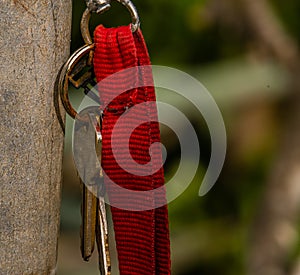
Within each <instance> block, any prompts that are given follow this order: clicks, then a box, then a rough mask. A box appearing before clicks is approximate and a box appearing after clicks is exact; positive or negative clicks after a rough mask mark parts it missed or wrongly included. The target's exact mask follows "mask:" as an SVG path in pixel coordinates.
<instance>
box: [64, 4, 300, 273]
mask: <svg viewBox="0 0 300 275" xmlns="http://www.w3.org/2000/svg"><path fill="white" fill-rule="evenodd" d="M254 2H255V1H254ZM261 3H268V4H269V5H265V6H262V7H261V9H259V10H260V11H262V12H261V13H257V14H256V19H257V20H256V19H255V18H253V15H252V17H251V14H249V12H248V11H249V10H251V7H249V6H248V5H249V1H247V0H240V1H239V0H228V1H218V0H203V1H200V0H185V1H182V0H181V1H180V0H173V1H166V0H155V1H149V0H135V1H134V4H135V5H136V7H137V9H138V11H139V15H140V18H141V29H142V31H143V34H144V37H145V40H146V43H147V45H148V49H149V52H150V56H151V60H152V63H153V64H155V65H164V66H170V67H174V68H177V69H181V70H183V71H185V72H188V73H190V74H191V75H192V76H193V77H195V78H196V79H198V80H199V81H200V82H201V83H203V84H204V85H205V86H206V87H207V89H208V90H209V91H210V93H211V94H212V96H213V97H214V99H215V100H216V102H217V104H218V106H219V108H220V110H221V112H222V114H223V117H224V121H225V125H226V129H227V138H228V147H227V158H226V161H225V165H224V169H223V171H222V173H221V175H220V177H219V179H218V181H217V183H216V184H215V186H214V187H213V189H212V190H211V191H210V192H209V193H208V194H207V195H205V196H204V197H199V196H198V190H199V188H200V185H201V182H202V179H203V176H204V173H205V170H206V169H207V164H208V162H209V159H210V136H209V132H208V130H207V126H206V125H205V121H204V120H203V118H202V116H201V114H200V113H198V112H190V111H189V109H190V108H192V107H191V105H188V104H187V105H184V106H183V105H182V104H181V100H178V101H175V104H177V106H176V107H177V108H179V109H180V108H181V110H182V111H183V112H186V113H188V115H187V116H188V118H189V120H190V121H191V122H192V124H193V126H194V128H195V129H196V130H197V134H198V136H199V142H200V148H201V164H200V166H199V169H198V172H197V174H196V176H195V178H194V180H193V182H192V183H191V184H190V186H189V187H188V188H187V190H186V191H185V192H184V193H183V194H182V195H181V196H180V197H179V198H177V199H176V200H174V201H173V202H171V203H170V205H169V212H170V230H171V243H172V269H173V273H172V274H174V275H192V274H203V275H241V274H258V275H259V274H264V275H268V274H270V275H277V274H292V275H297V274H300V272H299V269H298V266H299V257H300V249H299V237H298V235H299V230H300V226H299V225H300V224H299V220H298V219H297V216H299V215H298V214H299V210H298V209H299V205H300V197H299V198H298V197H295V196H294V197H293V194H294V195H295V193H294V191H293V190H294V189H293V188H295V190H297V184H300V181H299V180H300V178H299V180H298V178H296V180H294V182H293V183H291V181H290V180H289V179H290V177H289V175H291V176H292V175H294V174H293V173H296V172H297V171H300V170H299V169H300V168H299V169H296V168H295V169H296V170H295V169H293V170H292V171H289V169H290V168H291V167H294V166H295V167H298V166H299V164H300V162H299V164H298V163H297V161H298V158H297V156H295V157H293V156H290V155H289V152H290V151H295V150H296V148H297V147H299V144H297V142H296V143H295V140H297V137H298V136H297V134H298V135H299V133H298V131H297V126H298V124H297V119H296V114H294V113H293V112H294V110H297V109H299V108H300V103H298V102H299V100H298V96H297V94H299V92H300V91H298V87H297V83H298V81H297V76H298V75H299V74H298V72H299V70H298V65H297V64H298V44H299V39H300V32H299V29H300V20H299V14H300V1H299V0H289V1H279V0H273V1H269V2H265V1H261ZM250 6H251V4H250ZM84 9H85V2H84V1H83V0H82V1H79V0H76V1H73V29H72V44H71V51H72V52H73V51H75V50H76V49H77V48H79V47H80V46H82V45H83V44H84V43H83V41H82V39H81V34H80V19H81V16H82V13H83V11H84ZM264 9H265V10H264ZM268 14H271V15H272V18H273V19H274V20H275V21H274V20H273V21H272V20H269V19H270V18H269V17H268V16H267V15H268ZM254 17H255V16H254ZM261 18H263V19H264V20H266V22H265V23H266V24H265V25H264V24H263V23H261V24H260V22H261V21H264V20H260V19H261ZM268 20H269V21H268ZM129 22H130V16H129V14H128V12H127V11H126V9H125V8H124V7H122V5H120V4H119V3H117V2H116V1H114V2H113V3H112V8H111V10H109V11H108V12H106V13H105V14H103V15H96V14H95V15H93V17H92V20H91V30H93V29H94V28H95V26H96V25H98V24H103V25H105V26H106V27H110V26H118V25H122V24H128V23H129ZM257 25H258V26H257ZM274 29H275V30H280V32H279V33H276V32H274ZM260 30H262V33H260ZM264 33H265V34H266V35H265V36H264V35H263V34H264ZM278 34H280V35H281V36H282V37H280V36H279V35H278ZM287 38H288V39H287ZM278 41H279V42H278ZM282 41H284V42H282ZM293 48H296V52H295V53H293V54H294V55H292V54H290V55H289V53H290V52H292V50H291V49H293ZM187 89H188V87H187ZM74 93H76V92H75V91H74ZM157 93H159V91H157ZM171 96H172V95H170V97H171ZM158 97H159V95H158ZM72 100H73V103H74V105H75V106H76V104H77V105H78V104H79V103H80V96H78V95H77V94H76V95H75V94H74V95H73V96H72ZM189 104H191V103H189ZM297 104H298V105H299V106H298V107H299V108H298V107H297ZM291 121H292V122H291ZM298 121H299V122H300V120H298ZM67 123H68V124H67V129H66V132H67V135H66V146H65V158H64V184H63V200H62V220H61V236H60V240H59V258H58V260H59V266H58V275H68V274H72V275H76V274H87V275H88V274H97V264H96V261H95V260H96V258H95V257H94V258H93V259H92V261H91V262H90V263H84V262H83V261H82V260H81V257H80V249H79V226H80V200H81V198H80V196H81V195H80V187H79V182H78V180H77V175H76V171H75V168H74V165H73V160H72V152H71V132H72V120H71V119H69V118H68V120H67ZM290 124H293V125H294V126H293V127H292V126H291V127H289V126H288V125H290ZM299 138H300V136H299ZM162 141H163V143H164V144H165V146H166V148H167V149H168V150H167V151H168V158H167V162H166V165H165V174H166V179H168V178H170V177H172V175H173V174H174V173H175V171H176V168H177V166H178V161H179V159H180V154H179V153H180V152H179V146H178V141H177V139H176V137H175V136H174V134H171V135H170V134H169V132H168V131H163V132H162ZM288 145H289V146H288ZM285 158H286V159H285ZM285 165H286V166H285ZM299 167H300V166H299ZM278 169H283V170H284V171H286V175H285V176H283V177H282V178H280V183H279V184H278V183H277V182H276V184H275V183H274V182H275V180H274V178H278V177H279V176H277V174H276V171H278ZM295 171H296V172H295ZM278 189H279V190H280V191H278V192H282V193H280V195H279V196H277V195H276V196H275V195H274V194H275V193H276V192H277V191H276V190H278ZM278 192H277V193H278ZM277 193H276V194H277ZM278 197H279V198H280V201H278V202H277V201H275V199H276V198H278ZM291 201H293V205H292V206H290V202H291ZM277 206H278V208H280V210H278V211H277ZM285 211H288V212H289V215H288V217H286V215H285V214H282V213H285ZM278 213H280V214H278ZM276 215H277V216H276ZM269 221H272V224H271V225H270V224H269ZM277 227H278V228H277ZM110 229H111V230H112V225H110ZM274 232H275V233H274ZM278 232H279V233H278ZM273 234H274V239H272V238H271V237H270V238H268V236H273ZM264 236H267V237H264ZM261 239H262V241H261ZM269 239H270V240H269ZM274 240H275V241H274ZM277 240H278V245H275V248H273V247H272V245H274V242H275V243H276V241H277ZM262 247H263V248H264V249H262ZM276 249H277V250H278V251H277V250H276ZM259 251H261V253H262V255H261V258H262V259H263V260H264V262H263V265H264V266H270V268H274V270H275V271H274V272H272V271H270V273H268V274H267V273H263V272H261V273H259V272H256V273H255V272H253V266H257V263H256V262H257V261H258V260H257V259H256V258H255V255H256V254H257V253H258V252H259ZM268 253H269V254H268ZM112 254H113V255H115V252H114V248H113V245H112ZM274 255H276V256H274ZM114 261H115V256H114ZM113 268H114V269H113V274H117V271H116V266H114V267H113ZM270 270H273V269H270ZM276 272H281V273H276Z"/></svg>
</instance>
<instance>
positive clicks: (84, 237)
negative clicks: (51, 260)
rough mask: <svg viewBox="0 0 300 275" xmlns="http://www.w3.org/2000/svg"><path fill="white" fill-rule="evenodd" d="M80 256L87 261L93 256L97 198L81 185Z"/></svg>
mask: <svg viewBox="0 0 300 275" xmlns="http://www.w3.org/2000/svg"><path fill="white" fill-rule="evenodd" d="M82 188H83V190H82V192H83V194H82V197H83V201H82V225H81V255H82V258H83V259H84V260H85V261H89V259H90V257H91V256H92V254H93V251H94V247H95V238H96V220H97V198H96V197H95V196H94V195H93V194H92V192H90V191H89V190H88V188H87V187H86V186H85V184H83V187H82Z"/></svg>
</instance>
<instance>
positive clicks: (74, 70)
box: [58, 44, 94, 121]
mask: <svg viewBox="0 0 300 275" xmlns="http://www.w3.org/2000/svg"><path fill="white" fill-rule="evenodd" d="M93 51H94V44H90V45H84V46H83V47H81V48H80V49H78V50H77V51H76V52H74V53H73V54H72V56H71V57H70V58H69V60H68V61H67V62H66V64H65V65H64V66H63V68H62V70H61V73H60V76H59V80H58V89H59V92H60V98H61V101H62V104H63V106H64V108H65V110H66V111H67V113H68V114H69V115H70V116H71V117H72V118H74V119H75V118H76V119H79V120H81V121H87V118H85V117H81V116H80V115H79V114H78V113H77V111H76V110H75V109H74V108H73V106H72V105H71V103H70V100H69V82H71V83H72V84H73V86H74V87H75V88H77V89H78V88H80V87H82V84H83V83H85V82H87V81H88V80H89V79H92V78H93V74H92V72H91V71H87V72H85V74H84V75H83V76H81V77H79V78H77V76H76V74H78V73H80V70H81V69H82V68H84V67H85V66H88V65H91V62H92V60H90V58H91V53H93Z"/></svg>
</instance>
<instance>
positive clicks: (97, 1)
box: [80, 0, 140, 44]
mask: <svg viewBox="0 0 300 275" xmlns="http://www.w3.org/2000/svg"><path fill="white" fill-rule="evenodd" d="M116 1H117V2H119V3H121V4H122V5H123V6H125V7H126V8H127V10H128V11H129V12H130V15H131V20H132V23H131V31H132V32H136V31H137V30H138V28H139V26H140V19H139V15H138V12H137V9H136V7H135V6H134V5H133V3H132V2H131V1H130V0H116ZM86 2H87V8H86V10H85V11H84V13H83V15H82V19H81V23H80V28H81V34H82V37H83V40H84V42H85V43H86V44H92V43H93V41H92V37H91V34H90V30H89V22H90V18H91V13H92V12H96V13H98V14H101V13H103V12H105V11H107V10H109V9H110V3H111V0H86Z"/></svg>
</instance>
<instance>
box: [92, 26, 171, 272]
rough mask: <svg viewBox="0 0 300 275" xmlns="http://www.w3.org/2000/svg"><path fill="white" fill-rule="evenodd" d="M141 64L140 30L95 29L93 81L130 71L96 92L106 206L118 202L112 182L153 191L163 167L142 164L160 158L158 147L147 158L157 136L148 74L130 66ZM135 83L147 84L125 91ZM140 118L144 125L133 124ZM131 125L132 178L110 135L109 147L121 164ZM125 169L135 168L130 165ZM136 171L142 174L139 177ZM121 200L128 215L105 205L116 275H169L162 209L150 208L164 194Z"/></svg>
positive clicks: (145, 55) (161, 179) (164, 210)
mask: <svg viewBox="0 0 300 275" xmlns="http://www.w3.org/2000/svg"><path fill="white" fill-rule="evenodd" d="M143 65H150V59H149V55H148V52H147V48H146V45H145V42H144V39H143V36H142V33H141V32H140V31H137V32H136V33H134V34H132V32H131V29H130V26H123V27H118V28H108V29H107V28H104V27H103V26H98V27H97V29H96V31H95V55H94V69H95V74H96V78H97V81H98V82H100V81H101V80H103V79H107V77H108V76H110V75H112V74H114V73H116V72H119V71H122V70H124V69H127V68H136V69H133V70H132V71H131V72H130V73H126V71H125V72H124V74H121V75H119V77H118V80H117V81H115V80H110V81H107V82H106V83H105V85H103V86H102V85H101V88H99V93H100V98H101V101H102V105H103V106H105V108H104V118H103V124H102V137H103V144H102V167H103V169H104V172H105V173H106V175H105V184H106V189H107V192H108V196H109V199H110V201H111V202H118V201H120V200H122V201H124V194H122V193H120V192H118V191H117V188H116V186H114V185H112V184H111V182H112V181H113V182H114V183H116V184H117V185H118V186H121V187H123V188H126V189H128V190H137V191H148V190H153V189H155V188H158V187H161V186H163V184H164V177H163V169H162V168H160V169H159V170H158V171H155V170H156V169H155V165H154V166H153V165H150V166H149V165H147V164H148V163H149V162H150V163H154V164H162V159H161V149H160V147H158V146H153V147H152V146H151V149H152V150H151V157H150V154H149V150H150V145H151V144H153V143H154V142H160V134H159V125H158V122H157V110H156V107H155V106H154V105H153V104H150V102H153V101H155V91H154V87H153V85H150V86H149V85H148V84H149V83H152V74H149V72H146V71H147V70H145V69H144V68H141V69H138V68H137V67H136V66H143ZM122 72H123V71H122ZM149 78H150V80H149ZM140 83H148V84H147V86H144V85H143V86H144V87H141V88H133V89H130V90H128V85H130V84H137V85H138V84H140ZM135 86H136V85H135ZM120 89H121V90H122V89H123V90H122V92H123V93H122V94H121V95H119V96H117V97H116V98H114V99H113V100H111V98H112V95H113V94H114V92H115V91H119V90H120ZM141 103H147V104H146V105H145V106H144V107H143V108H139V109H138V110H135V111H134V112H135V113H134V114H135V116H134V117H131V118H130V119H128V121H126V123H125V124H122V125H120V126H119V127H118V128H115V129H113V128H114V126H115V125H116V123H117V122H118V119H119V118H120V117H121V116H122V115H123V114H124V112H125V110H126V109H127V108H130V109H129V111H128V112H130V110H131V109H134V107H135V106H137V105H138V104H141ZM103 106H102V107H103ZM140 119H142V120H143V121H145V123H143V124H141V125H139V121H140ZM135 123H138V125H139V126H138V127H136V128H135V129H134V131H133V132H132V133H131V135H130V139H129V150H130V154H131V157H132V158H133V159H134V160H135V161H136V162H137V163H138V164H144V166H143V167H142V168H141V167H139V169H138V171H137V172H139V173H137V174H135V173H129V172H127V171H125V170H124V169H123V168H122V167H121V165H119V163H118V161H117V160H116V159H115V157H114V154H113V152H112V135H113V136H114V137H117V140H118V142H117V144H115V143H114V153H116V152H117V154H118V158H119V157H120V158H121V159H122V158H123V159H124V160H125V161H126V158H127V159H128V155H126V148H128V129H129V128H130V127H131V126H132V125H135ZM159 167H161V166H159ZM131 168H132V169H133V170H134V169H136V168H135V167H134V166H132V167H131ZM141 172H145V174H147V175H141V174H140V173H141ZM151 194H153V193H151ZM126 200H127V201H126V202H127V207H126V209H132V211H131V210H123V209H121V208H116V207H111V211H112V217H113V222H114V230H115V238H116V245H117V250H118V259H119V269H120V274H121V275H141V274H145V275H150V274H151V275H164V274H170V243H169V228H168V211H167V206H166V205H164V206H161V207H159V208H155V205H157V204H159V203H160V202H165V201H166V198H165V190H164V189H163V191H161V192H157V194H155V196H154V195H152V197H149V195H148V196H140V197H138V196H133V197H128V198H126ZM112 204H113V205H114V203H112ZM138 205H148V206H149V205H151V206H152V208H151V209H150V210H147V211H134V209H135V207H136V206H138ZM149 208H150V207H149Z"/></svg>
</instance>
